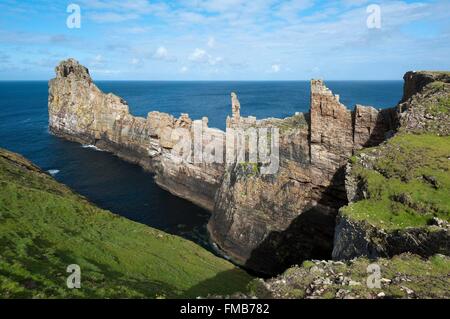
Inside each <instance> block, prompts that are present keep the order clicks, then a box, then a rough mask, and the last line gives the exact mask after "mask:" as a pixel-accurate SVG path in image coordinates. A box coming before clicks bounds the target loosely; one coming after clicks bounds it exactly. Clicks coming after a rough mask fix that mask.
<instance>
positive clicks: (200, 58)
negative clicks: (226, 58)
mask: <svg viewBox="0 0 450 319" xmlns="http://www.w3.org/2000/svg"><path fill="white" fill-rule="evenodd" d="M189 61H192V62H197V63H205V64H209V65H217V64H219V63H221V62H223V58H222V57H220V56H217V57H214V56H212V55H211V54H209V53H208V52H206V51H205V50H203V49H199V48H196V49H195V50H194V51H193V52H192V53H191V54H190V55H189Z"/></svg>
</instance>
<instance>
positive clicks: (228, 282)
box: [0, 149, 252, 298]
mask: <svg viewBox="0 0 450 319" xmlns="http://www.w3.org/2000/svg"><path fill="white" fill-rule="evenodd" d="M70 264H78V265H79V266H80V267H81V289H68V288H67V286H66V280H67V277H68V276H69V275H70V273H67V272H66V268H67V266H68V265H70ZM251 279H252V278H251V277H250V276H249V275H248V274H247V273H245V272H244V271H242V270H240V269H238V268H236V267H235V266H233V265H232V264H230V263H229V262H227V261H225V260H223V259H221V258H218V257H216V256H214V255H213V254H211V253H210V252H208V251H206V250H205V249H203V248H201V247H199V246H197V245H196V244H194V243H192V242H190V241H187V240H184V239H182V238H179V237H176V236H172V235H168V234H166V233H164V232H161V231H158V230H155V229H153V228H150V227H147V226H145V225H141V224H138V223H135V222H132V221H130V220H127V219H125V218H122V217H120V216H117V215H114V214H112V213H110V212H108V211H105V210H102V209H99V208H98V207H96V206H94V205H93V204H91V203H89V202H88V201H87V200H86V199H85V198H83V197H81V196H80V195H77V194H76V193H74V192H73V191H71V190H70V189H69V188H67V187H66V186H64V185H62V184H60V183H58V182H56V181H55V180H54V179H53V178H52V177H50V176H49V175H48V174H46V173H44V172H42V171H41V170H40V169H39V168H38V167H36V166H34V165H33V164H32V163H30V162H29V161H27V160H26V159H24V158H23V157H21V156H20V155H17V154H14V153H11V152H8V151H5V150H2V149H0V298H48V297H50V298H86V297H94V298H129V297H137V298H157V297H167V298H170V297H178V298H184V297H196V296H206V295H208V294H231V293H234V292H237V291H244V290H245V287H246V285H247V283H248V282H249V281H250V280H251Z"/></svg>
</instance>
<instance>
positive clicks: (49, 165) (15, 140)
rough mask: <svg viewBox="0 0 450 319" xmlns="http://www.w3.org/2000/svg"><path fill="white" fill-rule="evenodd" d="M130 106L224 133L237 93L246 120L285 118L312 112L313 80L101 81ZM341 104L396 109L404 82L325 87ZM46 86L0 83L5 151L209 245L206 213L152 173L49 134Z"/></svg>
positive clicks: (107, 203)
mask: <svg viewBox="0 0 450 319" xmlns="http://www.w3.org/2000/svg"><path fill="white" fill-rule="evenodd" d="M97 85H98V86H99V87H100V88H101V89H102V90H103V91H105V92H113V93H115V94H117V95H119V96H121V97H122V98H124V99H125V100H126V101H128V103H129V105H130V110H131V111H132V113H133V114H134V115H139V116H146V115H147V113H148V112H149V111H153V110H157V111H162V112H167V113H171V114H173V115H174V116H177V117H178V116H179V115H180V113H189V115H190V116H191V118H193V119H199V118H201V117H202V116H207V117H209V126H210V127H217V128H221V129H224V128H225V118H226V116H227V115H228V114H229V113H230V109H231V106H230V92H232V91H235V92H236V93H237V94H238V96H239V99H240V102H241V113H242V114H243V115H254V116H256V117H257V118H264V117H287V116H290V115H293V114H294V113H295V112H304V111H308V108H309V82H133V81H129V82H97ZM327 85H328V87H330V88H331V89H332V90H333V92H334V93H335V94H340V96H341V102H342V103H343V104H345V105H347V107H350V108H353V106H354V104H356V103H358V104H364V105H372V106H375V107H377V108H386V107H391V106H394V105H396V104H397V102H398V101H399V100H400V99H401V96H402V85H403V83H402V82H401V81H373V82H372V81H367V82H365V81H354V82H353V81H339V82H327ZM47 95H48V85H47V82H44V81H42V82H0V147H2V148H6V149H9V150H11V151H14V152H18V153H20V154H22V155H24V156H25V157H27V158H28V159H30V160H31V161H33V162H34V163H36V164H37V165H39V166H40V167H42V168H43V169H44V170H52V172H53V173H54V174H55V173H56V175H55V178H56V179H57V180H58V181H60V182H62V183H64V184H66V185H68V186H69V187H71V188H72V189H74V190H75V191H77V192H78V193H80V194H82V195H84V196H86V197H87V198H89V199H90V200H91V201H92V202H94V203H96V204H97V205H98V206H100V207H102V208H105V209H109V210H111V211H113V212H115V213H117V214H120V215H122V216H125V217H127V218H129V219H132V220H134V221H137V222H140V223H143V224H147V225H149V226H152V227H155V228H158V229H161V230H164V231H166V232H169V233H172V234H176V235H180V236H182V237H185V238H188V239H190V240H193V241H195V242H197V243H199V244H201V245H203V246H205V247H208V241H207V232H206V223H207V221H208V218H209V213H207V212H205V211H204V210H202V209H200V208H198V207H196V206H194V205H192V204H190V203H189V202H186V201H184V200H182V199H179V198H177V197H174V196H172V195H171V194H169V193H168V192H166V191H163V190H161V189H160V188H158V187H157V186H156V185H155V183H154V182H153V177H152V175H151V174H149V173H146V172H144V171H143V170H142V169H141V168H140V167H138V166H136V165H132V164H128V163H125V162H123V161H121V160H119V159H118V158H116V157H115V156H113V155H111V154H108V153H106V152H100V151H96V150H93V149H90V148H83V147H82V146H81V145H79V144H77V143H72V142H68V141H65V140H62V139H60V138H57V137H54V136H52V135H50V134H49V132H48V129H47V124H48V113H47Z"/></svg>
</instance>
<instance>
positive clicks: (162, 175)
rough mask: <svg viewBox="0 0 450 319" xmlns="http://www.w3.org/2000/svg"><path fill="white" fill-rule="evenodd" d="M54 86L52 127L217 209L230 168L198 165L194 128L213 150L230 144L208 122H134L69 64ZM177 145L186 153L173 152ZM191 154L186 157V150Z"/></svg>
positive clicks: (157, 116)
mask: <svg viewBox="0 0 450 319" xmlns="http://www.w3.org/2000/svg"><path fill="white" fill-rule="evenodd" d="M55 71H56V78H54V79H52V80H51V81H50V83H49V98H48V105H49V127H50V131H51V132H52V133H53V134H55V135H58V136H61V137H64V138H67V139H69V140H72V141H76V142H80V143H83V144H91V145H95V146H97V147H98V148H100V149H102V150H107V151H110V152H112V153H114V154H116V155H117V156H119V157H120V158H122V159H124V160H127V161H130V162H132V163H136V164H139V165H140V166H142V167H143V168H145V169H146V170H149V171H151V172H153V173H155V181H156V183H157V184H158V185H159V186H161V187H162V188H164V189H166V190H168V191H170V192H172V193H173V194H175V195H177V196H179V197H182V198H185V199H187V200H189V201H191V202H193V203H195V204H197V205H199V206H201V207H203V208H205V209H207V210H210V211H212V209H213V207H214V196H215V193H216V190H217V189H218V187H219V185H220V183H221V179H222V175H223V172H224V165H223V164H220V163H205V161H196V158H193V157H192V156H190V155H191V154H190V150H191V148H192V149H193V148H194V147H195V145H192V143H191V142H190V141H191V139H193V134H194V127H195V128H196V129H197V132H199V134H201V135H202V138H203V140H204V144H208V145H209V146H210V148H211V149H214V148H215V144H216V143H217V144H223V143H224V132H222V131H219V130H216V129H211V128H208V125H207V124H208V119H207V118H203V119H202V120H197V121H193V120H191V119H190V118H189V116H188V115H187V114H182V115H181V116H180V117H179V118H178V119H176V118H174V117H173V116H171V115H169V114H166V113H160V112H150V113H148V116H147V118H142V117H136V116H132V115H131V114H130V112H129V108H128V105H127V103H126V102H125V101H124V100H123V99H121V98H120V97H118V96H115V95H114V94H111V93H110V94H104V93H103V92H101V91H100V90H99V89H98V87H97V86H96V85H95V84H94V83H93V81H92V79H91V77H90V75H89V71H88V69H86V68H85V67H83V66H82V65H80V64H79V63H78V62H77V61H75V60H73V59H69V60H67V61H64V62H62V63H61V64H60V65H59V66H58V67H56V70H55ZM175 145H177V146H178V147H180V148H181V149H179V150H176V152H174V151H173V148H174V147H175ZM182 148H185V149H189V152H183V149H182Z"/></svg>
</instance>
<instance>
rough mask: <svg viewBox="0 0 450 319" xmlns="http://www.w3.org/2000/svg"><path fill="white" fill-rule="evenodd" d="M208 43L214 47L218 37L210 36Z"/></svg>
mask: <svg viewBox="0 0 450 319" xmlns="http://www.w3.org/2000/svg"><path fill="white" fill-rule="evenodd" d="M207 45H208V47H210V48H214V46H215V45H216V39H215V38H214V37H209V38H208V43H207Z"/></svg>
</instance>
